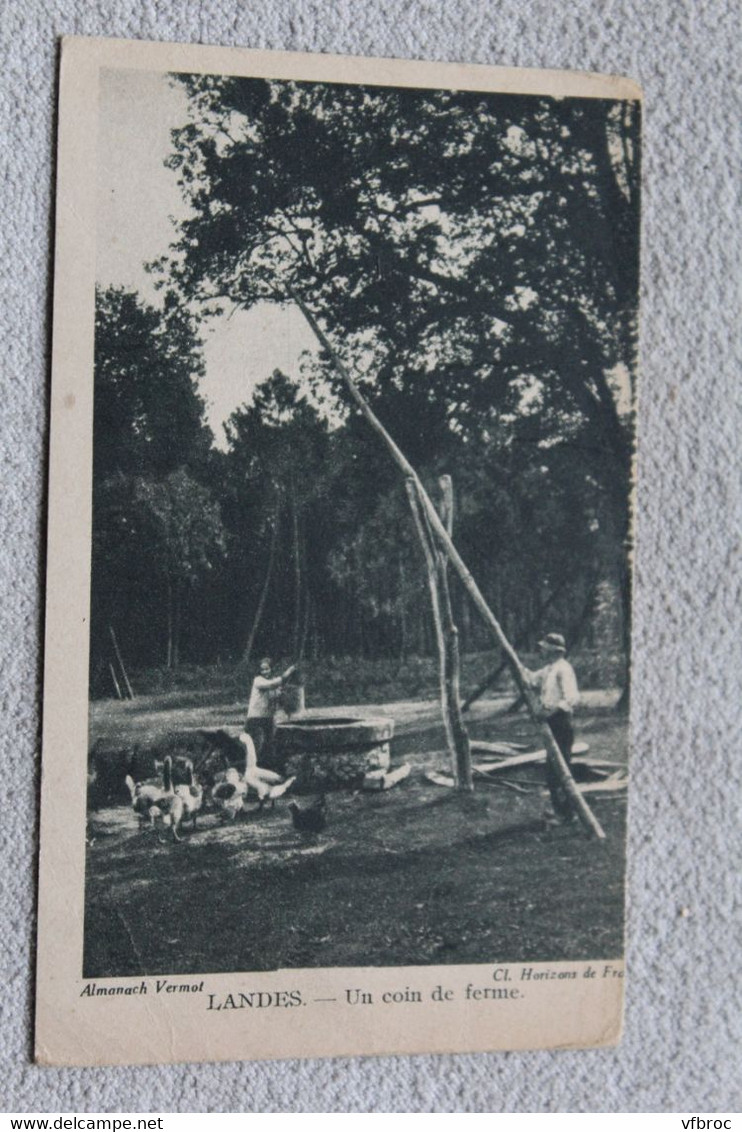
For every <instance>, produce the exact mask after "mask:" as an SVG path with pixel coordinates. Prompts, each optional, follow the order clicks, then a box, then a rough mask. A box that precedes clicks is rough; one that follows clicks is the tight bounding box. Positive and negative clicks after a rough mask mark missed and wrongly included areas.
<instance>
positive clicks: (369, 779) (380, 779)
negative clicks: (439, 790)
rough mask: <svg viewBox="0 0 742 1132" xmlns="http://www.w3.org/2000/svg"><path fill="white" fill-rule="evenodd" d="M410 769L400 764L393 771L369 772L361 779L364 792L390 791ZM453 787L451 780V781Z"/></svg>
mask: <svg viewBox="0 0 742 1132" xmlns="http://www.w3.org/2000/svg"><path fill="white" fill-rule="evenodd" d="M411 770H412V767H411V766H410V764H409V763H402V765H401V766H398V767H395V768H394V770H370V771H369V772H368V774H366V775H364V778H363V789H364V790H391V788H392V786H396V785H397V783H398V782H402V781H404V779H405V778H407V776H408V775H409V773H410V771H411ZM451 785H453V779H451Z"/></svg>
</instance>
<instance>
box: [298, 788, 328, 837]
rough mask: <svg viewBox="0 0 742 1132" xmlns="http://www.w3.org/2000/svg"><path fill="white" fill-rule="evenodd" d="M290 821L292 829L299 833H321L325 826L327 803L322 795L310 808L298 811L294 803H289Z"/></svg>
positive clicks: (306, 807)
mask: <svg viewBox="0 0 742 1132" xmlns="http://www.w3.org/2000/svg"><path fill="white" fill-rule="evenodd" d="M289 810H290V811H291V821H292V823H293V826H294V829H298V830H299V832H300V833H321V832H322V830H323V829H325V827H326V826H327V803H326V801H325V796H324V794H320V796H319V798H317V799H316V800H315V801H314V802H312V804H311V805H310V806H305V807H304V808H303V809H300V808H299V807H298V806H297V804H296V802H289Z"/></svg>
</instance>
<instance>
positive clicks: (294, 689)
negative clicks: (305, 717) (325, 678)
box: [281, 684, 306, 715]
mask: <svg viewBox="0 0 742 1132" xmlns="http://www.w3.org/2000/svg"><path fill="white" fill-rule="evenodd" d="M281 707H282V708H283V710H284V711H285V712H286V715H302V714H303V713H304V712H305V711H306V699H305V695H304V685H303V684H286V685H285V687H284V688H283V689H282V691H281Z"/></svg>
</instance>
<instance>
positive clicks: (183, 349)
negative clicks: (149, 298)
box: [91, 288, 223, 672]
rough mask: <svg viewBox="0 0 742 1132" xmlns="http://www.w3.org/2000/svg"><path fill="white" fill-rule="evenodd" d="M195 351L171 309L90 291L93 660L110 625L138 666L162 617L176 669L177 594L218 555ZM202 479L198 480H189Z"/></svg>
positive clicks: (123, 294)
mask: <svg viewBox="0 0 742 1132" xmlns="http://www.w3.org/2000/svg"><path fill="white" fill-rule="evenodd" d="M199 347H200V343H199V340H198V337H197V335H196V332H195V329H194V327H193V325H192V321H191V320H190V318H189V317H188V316H187V314H185V313H184V312H183V310H182V309H180V308H178V306H177V305H176V304H174V303H166V304H165V305H164V307H163V308H162V309H158V308H156V307H153V306H150V305H149V304H146V303H144V302H143V301H142V300H141V299H140V298H139V297H138V296H137V295H136V294H135V293H134V292H132V291H127V290H125V289H122V288H108V289H106V290H99V291H98V292H97V295H96V334H95V384H94V428H93V466H94V476H93V539H92V551H93V552H92V600H91V607H92V608H91V646H92V647H91V664H92V667H93V672H95V670H96V668H99V667H100V664H101V661H102V659H103V658H104V657H105V655H106V653H107V650H108V647H109V646H108V642H109V629H108V627H109V625H111V624H113V623H114V622H115V623H116V624H117V626H119V627H120V628H121V629H122V634H121V635H122V638H123V644H124V647H125V649H126V651H127V652H128V654H129V655H130V656H133V657H134V658H135V661H136V662H139V663H141V662H142V661H144V660H146V659H152V660H154V659H156V657H157V654H156V653H155V651H154V646H153V641H154V640H155V639H156V637H157V633H156V632H155V633H153V631H152V629H153V626H158V625H159V620H160V614H161V611H162V610H163V609H164V611H165V620H166V623H165V624H164V625H163V632H164V634H165V638H166V642H167V643H166V648H165V649H163V650H161V655H162V656H163V657H165V658H166V660H167V663H168V665H177V663H178V657H179V651H180V639H181V632H180V628H179V625H180V619H181V611H182V606H183V601H184V599H185V595H186V594H187V593H190V592H192V591H193V588H194V586H196V585H197V584H198V582H199V581H200V580H203V579H204V578H205V577H206V576H207V575H208V573H209V571H210V570H211V569H213V566H214V564H215V562H216V560H217V559H218V557H219V554H220V553H221V550H222V544H223V532H222V531H221V520H220V517H219V512H218V506H217V504H216V502H215V499H214V497H213V494H212V493H211V491H210V489H209V487H208V486H207V485H206V484H204V483H201V482H199V479H200V480H208V476H209V467H208V453H209V448H210V443H211V434H210V432H209V430H208V428H207V427H206V425H205V423H204V420H203V408H204V406H203V401H202V400H201V398H200V396H199V395H198V391H197V379H198V377H199V375H200V374H201V372H202V369H203V363H202V359H201V355H200V349H199ZM197 477H198V478H197Z"/></svg>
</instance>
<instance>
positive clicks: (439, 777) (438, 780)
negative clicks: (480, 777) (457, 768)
mask: <svg viewBox="0 0 742 1132" xmlns="http://www.w3.org/2000/svg"><path fill="white" fill-rule="evenodd" d="M425 777H426V778H427V780H428V782H432V783H433V785H434V786H448V787H453V786H455V782H454V780H453V775H451V774H441V772H440V771H438V770H426V771H425Z"/></svg>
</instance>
